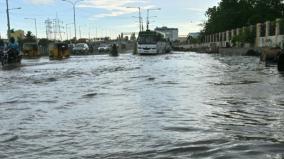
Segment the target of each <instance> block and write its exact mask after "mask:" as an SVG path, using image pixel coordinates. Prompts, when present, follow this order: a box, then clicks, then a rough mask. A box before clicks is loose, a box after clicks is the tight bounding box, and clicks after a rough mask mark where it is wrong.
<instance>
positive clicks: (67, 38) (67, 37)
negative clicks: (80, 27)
mask: <svg viewBox="0 0 284 159" xmlns="http://www.w3.org/2000/svg"><path fill="white" fill-rule="evenodd" d="M71 24H73V23H69V24H66V28H65V29H66V40H67V41H68V40H69V36H68V25H71ZM70 36H71V34H70Z"/></svg>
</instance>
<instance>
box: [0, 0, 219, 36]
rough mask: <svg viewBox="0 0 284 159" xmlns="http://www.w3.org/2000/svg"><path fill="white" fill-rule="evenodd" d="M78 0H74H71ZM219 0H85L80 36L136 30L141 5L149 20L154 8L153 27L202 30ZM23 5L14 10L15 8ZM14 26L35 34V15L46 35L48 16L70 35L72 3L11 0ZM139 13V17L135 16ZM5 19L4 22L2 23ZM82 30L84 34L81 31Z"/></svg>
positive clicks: (0, 6) (2, 11) (79, 13)
mask: <svg viewBox="0 0 284 159" xmlns="http://www.w3.org/2000/svg"><path fill="white" fill-rule="evenodd" d="M69 1H75V0H69ZM219 1H220V0H83V1H82V2H79V3H78V4H77V5H76V20H77V37H79V36H80V35H81V38H88V37H89V35H90V36H91V37H103V36H111V37H112V38H114V37H117V35H118V34H120V33H121V32H125V33H128V32H137V31H138V29H139V27H138V26H139V23H138V9H130V8H127V7H137V6H140V7H141V8H142V17H143V21H144V22H145V21H146V15H147V11H146V10H147V9H149V8H152V9H153V8H161V10H160V11H151V12H150V16H151V17H152V18H151V19H150V29H154V28H155V27H162V26H167V27H174V28H178V29H179V35H180V36H185V35H187V34H188V33H189V32H198V31H200V30H201V28H202V27H201V26H200V24H201V23H203V22H204V21H205V20H206V16H205V11H206V10H207V8H209V7H212V6H216V5H217V4H218V3H219ZM17 7H21V8H22V9H16V10H13V9H12V8H17ZM9 8H10V9H11V10H10V21H11V28H14V29H15V30H17V29H22V30H24V31H28V30H29V31H31V32H32V33H33V34H35V25H34V21H33V20H30V19H25V18H36V20H37V28H38V37H40V38H45V37H46V27H45V20H47V19H48V18H49V19H56V17H58V19H59V20H60V23H61V25H62V30H61V31H62V34H61V36H62V38H63V39H65V38H67V36H66V35H67V34H65V31H66V28H65V27H66V24H71V23H73V9H72V5H71V4H69V3H67V2H63V1H62V0H9ZM135 17H137V18H135ZM0 18H1V22H2V24H1V25H0V33H1V37H4V38H5V37H6V30H7V17H6V2H5V0H0ZM3 22H4V23H3ZM144 25H145V23H144ZM67 31H68V35H69V37H70V36H72V37H73V36H74V27H73V26H72V25H68V27H67ZM80 32H81V34H80Z"/></svg>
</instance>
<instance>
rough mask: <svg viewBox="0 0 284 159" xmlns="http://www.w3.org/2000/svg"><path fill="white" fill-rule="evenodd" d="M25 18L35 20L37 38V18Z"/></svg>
mask: <svg viewBox="0 0 284 159" xmlns="http://www.w3.org/2000/svg"><path fill="white" fill-rule="evenodd" d="M25 19H30V20H33V21H34V24H35V34H36V35H35V36H36V38H37V23H36V18H25Z"/></svg>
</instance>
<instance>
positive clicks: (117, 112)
mask: <svg viewBox="0 0 284 159" xmlns="http://www.w3.org/2000/svg"><path fill="white" fill-rule="evenodd" d="M22 65H23V66H22V67H20V68H16V69H13V70H1V71H0V158H5V159H15V158H21V159H22V158H23V159H39V158H41V159H77V158H104V159H139V158H143V159H144V158H151V159H156V158H174V159H179V158H180V159H184V158H208V159H211V158H212V159H213V158H216V159H217V158H219V159H221V158H222V159H227V158H244V159H249V158H257V159H266V158H268V159H278V158H279V159H281V158H284V98H283V97H284V84H283V82H284V75H282V74H280V73H279V72H278V71H277V68H276V67H275V66H273V67H265V66H264V65H263V64H260V63H259V59H258V58H257V57H242V56H221V55H208V54H196V53H178V52H176V53H174V54H168V55H161V56H145V57H144V56H133V55H131V54H123V55H121V56H119V57H109V56H107V55H102V56H76V57H72V58H70V59H66V60H63V61H49V60H48V59H47V58H41V59H39V60H23V64H22Z"/></svg>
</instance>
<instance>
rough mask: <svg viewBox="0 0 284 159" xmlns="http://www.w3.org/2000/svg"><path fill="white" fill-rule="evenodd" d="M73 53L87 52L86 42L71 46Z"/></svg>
mask: <svg viewBox="0 0 284 159" xmlns="http://www.w3.org/2000/svg"><path fill="white" fill-rule="evenodd" d="M72 51H73V54H89V51H90V49H89V46H88V45H87V44H86V43H78V44H76V45H75V47H74V48H73V50H72Z"/></svg>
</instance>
